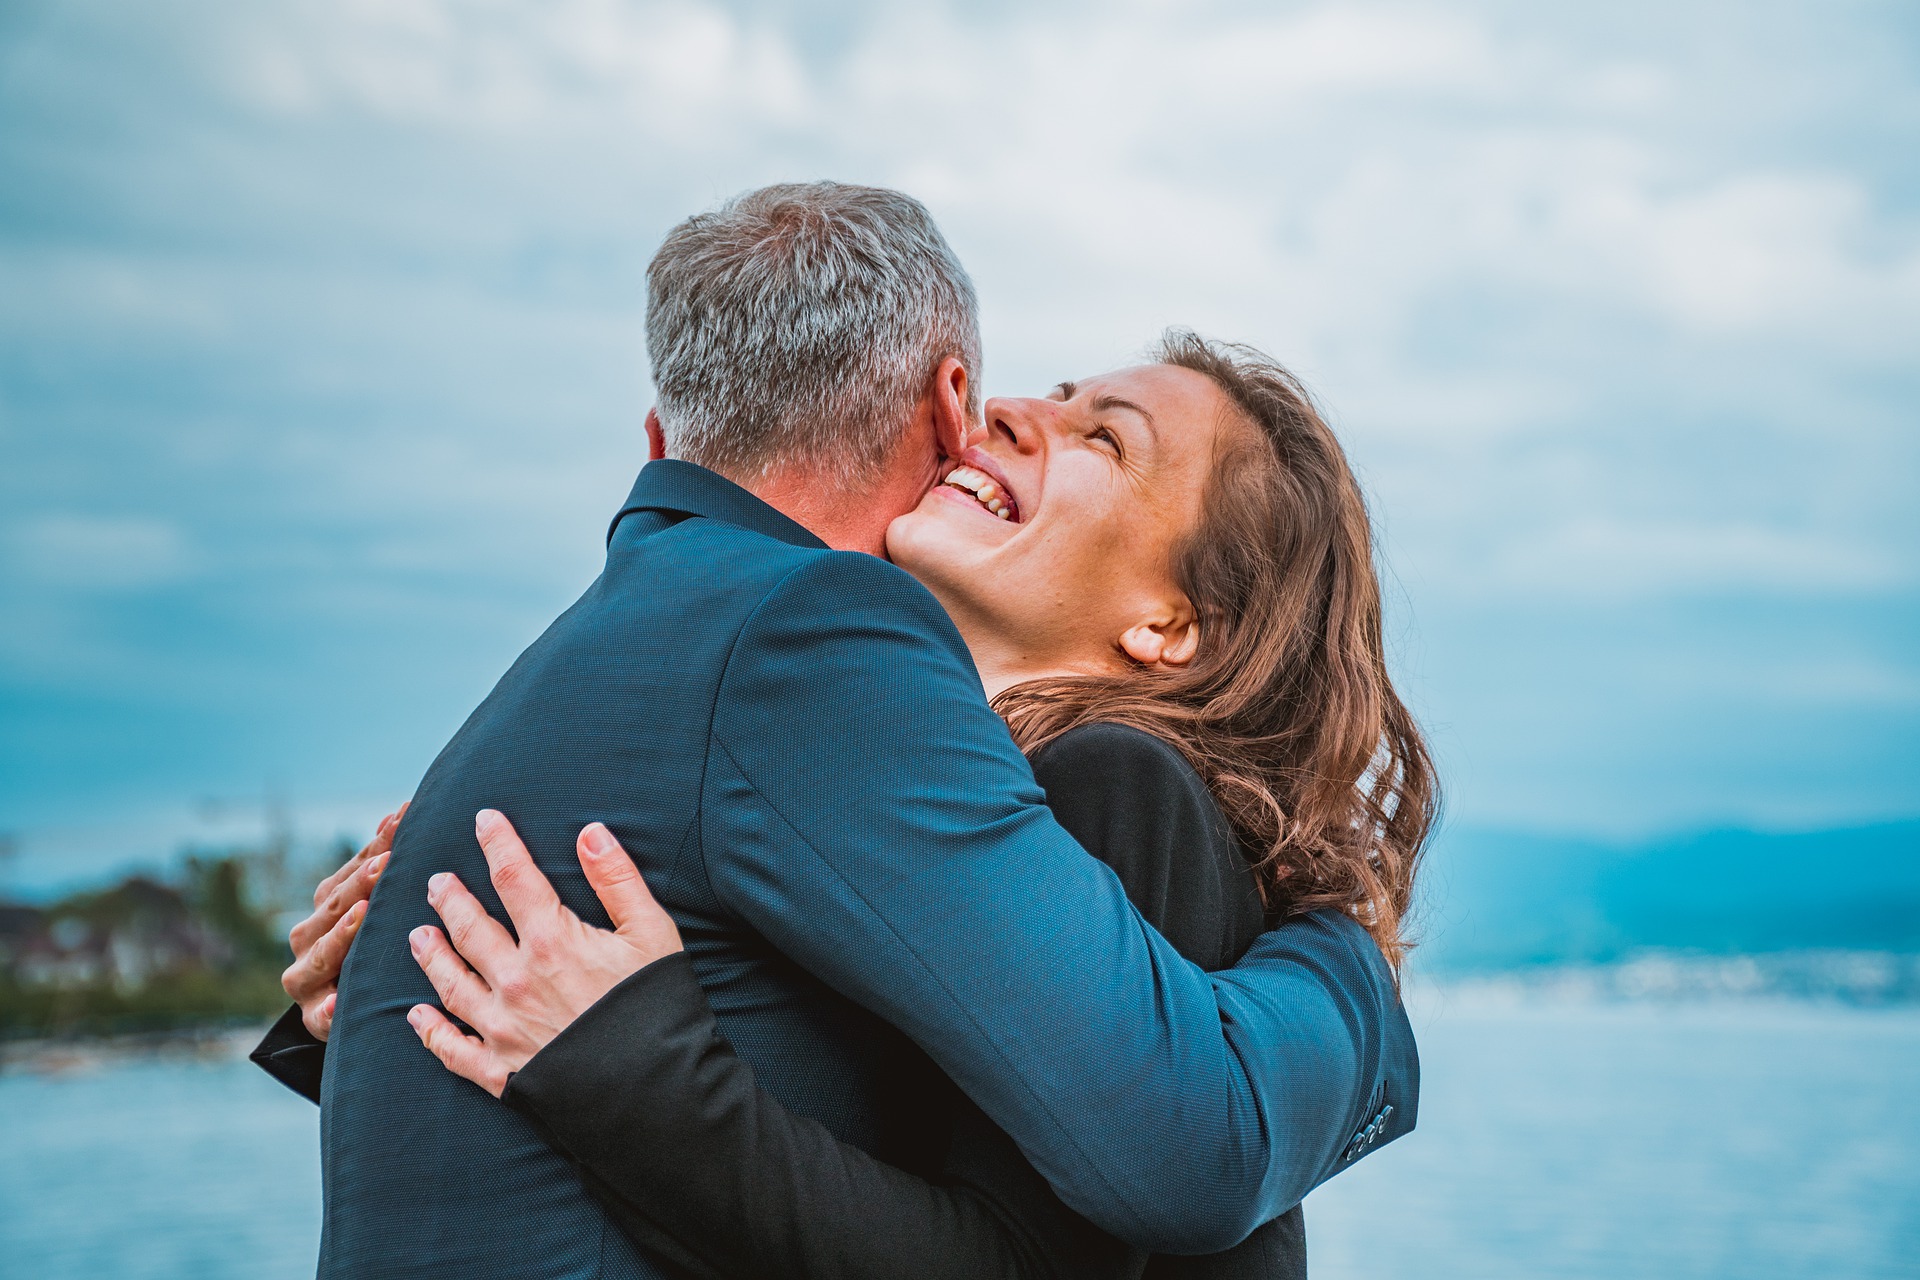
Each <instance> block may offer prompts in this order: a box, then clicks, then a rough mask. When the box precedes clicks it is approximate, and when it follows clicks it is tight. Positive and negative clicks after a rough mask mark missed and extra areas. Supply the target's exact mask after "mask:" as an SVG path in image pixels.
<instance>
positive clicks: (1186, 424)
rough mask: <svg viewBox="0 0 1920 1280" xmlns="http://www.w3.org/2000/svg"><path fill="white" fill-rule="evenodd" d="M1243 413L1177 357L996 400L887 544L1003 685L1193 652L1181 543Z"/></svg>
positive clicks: (1175, 660) (1166, 660) (991, 681)
mask: <svg viewBox="0 0 1920 1280" xmlns="http://www.w3.org/2000/svg"><path fill="white" fill-rule="evenodd" d="M1234 420H1235V418H1234V414H1233V410H1232V406H1231V403H1230V402H1229V401H1228V400H1227V398H1226V396H1225V395H1224V394H1223V393H1222V392H1221V391H1220V389H1219V388H1218V387H1217V386H1216V385H1215V384H1214V382H1213V381H1212V379H1210V378H1208V377H1206V376H1205V375H1203V374H1199V373H1195V372H1193V371H1192V370H1190V369H1183V368H1179V367H1177V366H1174V365H1145V366H1142V367H1140V368H1134V369H1122V370H1120V371H1118V372H1116V373H1108V374H1103V375H1101V376H1100V377H1097V378H1089V379H1087V380H1086V381H1084V382H1077V383H1062V384H1061V385H1060V386H1059V387H1057V388H1056V389H1055V390H1054V393H1053V394H1052V395H1050V396H1048V397H1047V398H1046V399H1044V400H1022V399H996V400H989V401H988V402H987V405H986V413H985V424H984V427H983V429H982V430H981V431H980V432H979V433H978V434H976V435H975V437H974V438H973V440H972V441H971V442H970V444H969V447H968V448H967V450H966V451H965V453H964V454H963V455H962V457H961V458H960V460H959V462H958V463H956V464H954V465H953V466H951V467H950V468H949V470H948V473H947V476H946V479H945V481H944V483H941V484H938V485H935V486H934V488H933V490H932V491H931V492H929V493H928V494H927V496H926V497H925V498H924V499H923V500H922V501H921V503H920V505H919V506H918V507H916V508H915V509H914V510H912V511H910V512H908V513H907V514H905V515H903V516H901V517H900V518H899V519H897V520H895V521H894V522H893V524H892V526H891V527H890V528H889V529H888V530H887V552H888V554H889V555H890V556H891V557H892V559H893V560H894V562H895V563H896V564H898V565H900V566H901V567H902V568H904V569H906V570H907V571H908V572H910V573H912V574H913V575H914V576H915V577H916V578H919V579H920V581H921V582H923V583H925V584H926V585H927V587H928V588H929V589H931V590H932V591H933V593H934V594H935V595H936V596H938V597H939V598H940V601H941V603H942V604H944V605H945V606H946V607H947V611H948V612H949V613H950V614H952V615H953V618H954V621H955V622H956V623H957V624H959V626H960V630H961V632H962V634H963V635H965V636H966V638H967V643H968V645H969V647H971V648H972V649H973V652H974V656H975V658H976V660H977V661H979V662H980V666H981V673H982V675H983V677H985V678H986V680H987V683H988V686H989V691H990V692H993V691H997V690H996V689H995V688H994V686H995V685H996V684H998V685H1000V686H1002V687H1004V685H1005V684H1007V683H1011V682H1012V679H1013V678H1018V679H1031V678H1033V677H1034V676H1038V675H1049V674H1094V673H1099V672H1105V671H1111V670H1113V669H1115V668H1116V667H1118V666H1121V665H1124V664H1126V663H1128V662H1135V663H1148V664H1155V663H1160V664H1167V665H1177V664H1179V663H1182V662H1185V661H1186V660H1187V659H1188V658H1190V657H1191V656H1192V652H1193V650H1194V648H1195V647H1196V646H1197V644H1198V641H1199V633H1198V628H1197V625H1196V624H1195V623H1194V620H1193V610H1192V607H1191V605H1190V604H1189V603H1188V601H1187V600H1186V597H1185V595H1184V594H1183V593H1182V592H1181V591H1180V589H1179V587H1178V586H1177V585H1176V584H1175V583H1174V581H1173V574H1172V563H1173V552H1174V548H1175V546H1176V545H1177V544H1178V543H1179V542H1180V541H1181V540H1182V539H1183V538H1184V537H1185V535H1186V534H1187V533H1188V532H1190V531H1191V530H1192V529H1193V528H1194V527H1195V525H1196V523H1197V522H1198V520H1199V516H1200V504H1201V501H1202V498H1203V496H1204V494H1205V490H1206V483H1207V478H1208V475H1209V472H1210V470H1211V467H1212V461H1213V457H1214V444H1215V440H1216V437H1217V435H1218V433H1219V432H1220V431H1221V430H1223V429H1232V428H1231V427H1230V426H1228V425H1227V424H1230V423H1232V422H1233V421H1234ZM996 671H999V672H1000V673H1001V674H1002V676H1003V678H1002V679H999V680H996V679H995V674H996Z"/></svg>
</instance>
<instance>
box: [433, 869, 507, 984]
mask: <svg viewBox="0 0 1920 1280" xmlns="http://www.w3.org/2000/svg"><path fill="white" fill-rule="evenodd" d="M427 901H428V902H430V903H432V904H433V909H434V910H435V911H438V912H439V913H440V919H441V920H442V921H443V922H444V923H445V924H446V926H447V938H448V940H449V941H451V942H452V943H453V947H454V950H456V951H458V952H459V953H460V954H461V955H462V956H463V957H465V958H466V961H467V963H468V964H470V965H472V966H473V967H474V968H475V969H478V970H479V971H480V976H481V977H483V978H485V979H486V980H487V981H488V982H489V983H493V982H494V977H495V975H496V974H498V973H499V972H500V971H501V970H502V969H503V968H504V967H505V966H507V965H509V964H511V963H513V959H514V957H515V956H516V955H517V954H518V952H519V947H518V945H517V944H516V943H515V942H514V940H513V935H512V934H510V933H508V932H507V930H506V926H505V925H503V924H501V923H500V922H499V921H498V920H495V919H494V918H493V917H492V916H490V915H488V914H487V909H486V908H485V907H483V906H481V905H480V899H478V898H476V897H474V896H473V893H472V891H470V890H469V889H468V888H467V886H466V885H464V884H461V883H460V877H459V876H457V875H455V874H453V872H451V871H442V872H440V873H438V874H437V875H434V876H432V877H430V878H429V879H428V880H427Z"/></svg>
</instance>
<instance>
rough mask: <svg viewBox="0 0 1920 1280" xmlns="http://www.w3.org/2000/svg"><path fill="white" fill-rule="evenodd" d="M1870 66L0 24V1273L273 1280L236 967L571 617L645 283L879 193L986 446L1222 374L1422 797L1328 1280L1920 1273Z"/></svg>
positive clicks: (601, 521) (1521, 29)
mask: <svg viewBox="0 0 1920 1280" xmlns="http://www.w3.org/2000/svg"><path fill="white" fill-rule="evenodd" d="M1917 156H1920V16H1917V15H1916V12H1915V10H1914V9H1913V7H1912V6H1911V5H1907V4H1903V3H1898V2H1897V0H1885V2H1882V3H1875V2H1873V0H1858V2H1853V0H1848V2H1843V3H1833V4H1813V3H1800V4H1791V3H1764V4H1758V3H1743V4H1734V3H1713V2H1708V0H1687V2H1680V3H1676V2H1674V0H1665V2H1663V3H1650V2H1646V0H1621V2H1619V3H1615V4H1611V5H1605V6H1601V5H1588V6H1541V5H1534V4H1524V3H1499V2H1494V0H1488V2H1486V3H1476V2H1474V0H1454V2H1450V3H1433V4H1421V3H1408V4H1387V5H1372V4H1324V3H1323V4H1275V3H1260V4H1254V3H1246V4H1240V3H1212V2H1201V3H1185V4H1178V5H1176V4H1171V3H1148V2H1140V0H1117V2H1116V0H1108V2H1107V3H1103V4H1093V3H1085V4H1075V3H1046V4H1035V3H1024V4H1012V3H1001V2H1000V0H973V2H972V3H968V4H965V5H961V4H957V3H955V4H948V5H942V4H920V5H916V4H902V3H891V4H881V3H877V2H875V3H858V2H849V3H838V4H833V3H809V4H804V5H803V4H800V3H797V2H788V0H765V2H764V3H751V2H744V0H743V2H742V3H736V4H717V3H698V2H695V0H686V2H678V0H676V2H667V3H650V2H640V0H633V2H623V0H549V2H548V3H543V4H538V5H536V4H530V3H520V4H508V3H499V2H491V3H490V2H485V0H465V2H462V3H455V2H454V0H380V2H378V3H374V2H370V0H326V2H325V3H321V2H319V0H314V2H312V3H306V2H301V0H277V2H275V3H268V4H261V3H240V2H239V0H176V2H175V3H172V4H169V5H166V6H129V5H123V4H108V3H99V2H96V0H66V2H64V3H53V2H52V0H0V1055H4V1056H0V1258H4V1259H6V1260H7V1261H5V1262H4V1263H0V1270H4V1271H5V1272H6V1273H7V1274H10V1275H11V1274H19V1275H23V1276H25V1275H33V1276H55V1277H65V1276H76V1277H77V1276H93V1275H104V1274H113V1275H117V1276H123V1277H134V1276H151V1277H173V1276H196V1277H202V1276H243V1275H244V1276H296V1275H302V1274H307V1273H310V1271H311V1268H312V1260H313V1257H314V1251H315V1246H316V1242H317V1238H318V1174H317V1165H316V1122H315V1117H314V1113H313V1112H312V1110H311V1109H310V1108H309V1107H308V1106H307V1104H306V1103H304V1102H302V1101H300V1100H298V1099H296V1098H294V1097H293V1096H292V1095H291V1094H287V1093H285V1092H284V1091H281V1090H279V1088H278V1086H276V1085H274V1084H273V1083H272V1082H270V1081H269V1080H267V1079H266V1077H265V1076H263V1075H261V1074H260V1073H258V1072H257V1071H254V1070H253V1069H251V1068H250V1067H248V1066H246V1065H245V1064H244V1062H241V1061H239V1060H238V1057H237V1052H238V1050H237V1046H243V1045H244V1044H245V1043H246V1042H247V1041H248V1039H249V1037H250V1036H251V1035H252V1034H254V1029H255V1028H257V1026H258V1025H259V1021H260V1019H261V1018H262V1017H263V1016H270V1015H271V1013H272V1012H273V1011H274V1010H275V1009H276V1008H277V1006H278V1002H277V1001H276V1000H275V998H274V997H275V995H276V987H275V984H274V975H275V974H276V973H277V969H278V966H279V964H280V963H282V962H283V961H282V960H281V959H280V956H281V954H282V953H281V944H280V943H279V941H278V938H279V937H280V936H282V935H283V934H284V925H285V915H284V913H285V912H286V911H287V910H289V909H290V908H292V907H294V906H296V905H297V904H298V903H299V901H300V899H301V897H302V896H303V891H302V889H301V886H302V885H308V886H310V885H311V883H312V877H313V875H314V874H315V873H316V869H317V868H320V867H322V866H324V865H328V864H329V863H330V862H331V860H333V859H334V858H336V857H337V855H338V850H339V848H340V847H341V844H342V842H343V841H345V842H347V843H348V844H358V843H359V841H360V840H361V839H363V838H364V837H365V835H366V834H367V833H369V832H370V831H371V828H372V825H373V823H374V822H375V821H376V820H377V818H378V817H379V815H380V814H382V813H384V812H385V811H386V810H387V809H390V808H391V807H393V806H394V805H395V804H397V803H398V802H399V801H400V800H402V799H404V798H405V797H406V795H407V794H408V792H409V791H410V790H411V788H412V786H413V784H414V782H415V781H416V780H417V779H418V777H419V776H420V774H421V773H422V772H423V771H424V770H425V768H426V766H427V764H428V763H429V762H430V760H431V759H432V757H433V755H434V753H435V752H436V750H437V749H438V747H439V746H440V744H441V743H442V742H443V741H444V740H445V739H446V738H447V737H448V736H449V735H450V734H451V733H452V731H453V730H454V728H455V727H457V725H458V724H459V723H460V721H461V720H462V719H463V718H464V716H465V714H466V713H467V711H468V710H469V709H471V707H472V706H473V705H474V704H475V703H476V702H477V701H478V700H479V699H480V698H481V697H482V696H483V695H484V694H485V692H486V691H487V689H488V688H489V687H490V686H491V684H492V682H493V680H494V679H495V678H496V677H497V676H498V674H499V673H500V672H501V671H502V670H504V669H505V667H506V666H507V664H508V663H509V662H510V661H511V660H512V658H513V657H514V655H515V654H516V653H518V651H519V650H520V649H521V648H522V647H523V646H524V645H526V644H527V643H528V642H529V641H531V640H532V639H533V637H534V636H536V635H537V634H538V633H539V632H540V630H541V629H542V628H543V627H544V626H545V625H546V623H547V622H548V621H549V620H550V619H551V617H552V616H553V615H554V614H556V613H557V612H558V611H559V610H560V609H562V608H564V607H565V605H566V604H567V603H569V602H570V601H571V600H572V599H573V598H574V596H576V595H577V594H578V593H579V592H580V591H581V590H582V589H583V588H584V587H585V585H586V584H587V583H588V582H589V581H590V580H591V578H592V577H593V575H594V573H595V572H596V571H597V569H598V565H599V559H600V554H601V547H602V541H601V540H602V535H603V532H604V529H605V524H606V520H607V518H608V516H609V515H610V513H611V512H612V511H613V510H615V509H616V508H617V505H618V503H619V501H620V499H621V498H622V497H623V496H624V494H625V492H626V490H627V488H628V486H629V485H630V483H631V481H632V478H633V474H634V472H635V470H636V469H637V468H638V466H639V465H640V463H641V462H642V460H643V459H644V456H645V441H644V437H643V436H642V433H641V431H640V422H641V419H642V417H643V415H644V413H645V411H646V409H647V407H648V405H649V403H650V391H649V386H648V382H647V368H646V362H645V355H644V348H643V332H642V326H641V320H642V311H643V298H644V284H645V282H644V271H645V266H646V262H647V260H648V258H649V256H650V255H651V254H652V252H653V249H654V248H655V246H656V245H657V244H658V242H659V240H660V238H661V236H662V235H663V234H664V232H665V231H666V230H667V228H668V227H670V226H671V225H672V224H673V223H675V222H677V221H678V220H680V219H681V218H683V217H685V216H686V215H688V214H689V213H692V212H694V211H696V210H698V209H700V208H703V207H705V206H707V205H710V204H712V203H714V202H716V201H717V200H719V199H722V198H724V197H726V196H728V195H730V194H732V193H734V192H737V191H739V190H741V189H744V188H747V187H751V186H756V185H759V184H762V183H765V182H770V181H777V180H784V179H793V178H812V177H834V178H840V179H844V180H849V181H857V182H870V183H879V184H884V185H889V186H898V187H902V188H904V189H906V190H908V191H911V192H913V193H914V194H916V195H918V196H919V197H920V198H922V199H923V200H924V201H926V203H927V204H928V205H929V206H930V207H931V208H932V209H933V211H934V213H935V215H936V216H937V217H938V218H939V220H940V222H941V224H942V226H943V227H944V228H945V230H946V232H947V234H948V236H949V237H950V239H951V240H952V242H953V244H954V246H955V247H956V249H957V250H958V251H959V253H960V255H961V257H962V259H963V260H964V261H965V262H966V263H967V264H968V266H969V267H970V269H971V270H972V272H973V273H974V277H975V280H976V283H977V284H978V286H979V288H980V291H981V295H982V299H983V303H984V308H985V337H986V369H985V384H986V387H987V389H988V390H989V392H999V393H1011V394H1039V393H1041V392H1042V391H1044V389H1045V388H1047V387H1049V386H1051V385H1052V384H1053V383H1055V382H1057V381H1059V380H1060V379H1062V378H1071V377H1078V376H1081V375H1084V374H1088V373H1092V372H1096V371H1099V370H1102V369H1105V368H1110V367H1113V366H1115V365H1118V364H1122V363H1126V362H1128V361H1129V360H1130V359H1132V358H1133V357H1135V356H1136V355H1137V354H1138V353H1139V352H1140V351H1141V350H1142V349H1143V348H1144V347H1145V346H1146V345H1147V344H1148V343H1149V342H1150V341H1151V340H1152V339H1153V337H1154V336H1155V335H1156V334H1157V333H1158V331H1159V330H1160V329H1161V328H1162V327H1163V326H1165V325H1168V324H1172V323H1182V324H1188V325H1192V326H1195V327H1197V328H1199V329H1201V330H1202V331H1204V332H1207V333H1209V334H1211V335H1216V336H1221V337H1229V338H1234V339H1239V340H1244V341H1249V342H1253V343H1256V344H1258V345H1260V346H1262V347H1264V348H1266V349H1267V350H1269V351H1271V352H1273V353H1275V354H1277V355H1278V356H1280V357H1281V358H1282V359H1283V360H1285V361H1286V362H1288V363H1289V364H1290V365H1291V366H1292V367H1293V368H1294V369H1295V370H1296V371H1297V372H1298V373H1299V374H1300V375H1301V376H1302V378H1303V379H1304V380H1305V381H1306V382H1307V383H1308V384H1309V385H1310V386H1311V387H1312V388H1313V389H1314V391H1315V392H1316V394H1317V395H1318V396H1319V397H1320V398H1321V400H1322V401H1323V403H1324V404H1325V406H1326V407H1327V408H1328V410H1329V412H1330V415H1331V418H1332V420H1333V422H1334V423H1335V425H1336V427H1337V428H1338V429H1339V430H1340V432H1341V434H1342V436H1343V438H1344V439H1345V440H1346V442H1347V444H1348V447H1349V449H1350V450H1351V453H1352V455H1353V458H1354V461H1355V463H1356V466H1357V467H1358V470H1359V472H1360V474H1361V476H1362V479H1363V482H1364V483H1365V485H1366V487H1367V489H1368V491H1369V494H1370V495H1371V497H1372V500H1373V502H1374V507H1375V514H1376V517H1377V520H1378V523H1379V527H1380V530H1381V533H1382V547H1381V554H1382V559H1383V562H1384V564H1385V566H1386V569H1387V572H1388V579H1389V584H1390V592H1391V600H1390V606H1389V608H1390V612H1389V625H1390V628H1391V632H1392V637H1393V643H1394V652H1395V657H1396V662H1397V665H1398V675H1399V678H1400V679H1401V681H1402V682H1403V686H1404V688H1405V689H1406V690H1407V691H1408V692H1409V694H1410V697H1411V700H1412V701H1413V703H1414V705H1415V707H1416V709H1417V710H1418V711H1419V713H1420V714H1421V715H1422V717H1423V719H1424V721H1425V723H1426V724H1427V726H1428V727H1429V729H1430V730H1431V734H1432V737H1433V739H1434V742H1435V744H1436V747H1437V749H1438V753H1439V756H1440V759H1441V763H1442V766H1443V768H1444V771H1445V777H1446V779H1447V781H1448V783H1449V800H1450V808H1449V816H1448V822H1447V826H1446V828H1445V829H1444V831H1443V832H1442V833H1441V835H1440V837H1439V839H1438V840H1437V841H1436V843H1435V846H1434V849H1433V852H1432V854H1431V857H1430V860H1429V862H1428V867H1427V871H1426V873H1425V893H1424V903H1423V914H1422V917H1421V923H1420V933H1421V936H1422V937H1423V938H1424V939H1425V946H1424V947H1423V948H1422V950H1421V952H1420V953H1419V955H1418V958H1417V960H1416V973H1415V974H1414V976H1413V978H1412V979H1411V981H1410V985H1409V1001H1410V1005H1411V1006H1412V1008H1413V1011H1414V1015H1415V1022H1416V1027H1417V1028H1418V1030H1419V1031H1420V1035H1421V1041H1422V1046H1423V1052H1424V1059H1425V1064H1426V1075H1427V1079H1426V1091H1425V1096H1424V1097H1423V1100H1422V1113H1421V1126H1420V1130H1419V1132H1418V1133H1416V1134H1415V1135H1414V1136H1413V1137H1411V1138H1409V1139H1408V1140H1407V1141H1405V1142H1403V1143H1400V1144H1397V1145H1396V1146H1394V1147H1392V1148H1389V1149H1387V1150H1386V1151H1384V1152H1383V1153H1381V1154H1380V1155H1378V1156H1376V1157H1374V1158H1373V1159H1371V1160H1369V1161H1367V1162H1365V1163H1364V1164H1363V1165H1361V1166H1360V1167H1359V1168H1357V1169H1356V1170H1355V1171H1354V1172H1353V1173H1351V1174H1348V1175H1344V1176H1343V1177H1342V1178H1340V1179H1338V1180H1336V1181H1335V1182H1333V1183H1331V1184H1329V1185H1328V1186H1326V1187H1324V1188H1322V1189H1321V1190H1320V1191H1318V1192H1316V1193H1315V1194H1314V1196H1313V1197H1312V1198H1311V1199H1310V1200H1309V1202H1308V1206H1307V1216H1308V1224H1309V1241H1310V1249H1311V1254H1312V1257H1313V1266H1314V1270H1315V1274H1316V1275H1318V1276H1320V1277H1323V1278H1324V1280H1336V1278H1340V1277H1443V1278H1450V1277H1463V1278H1464V1277H1476V1278H1485V1277H1516V1278H1517V1277H1537V1276H1556V1277H1561V1276H1564V1277H1650V1278H1651V1277H1659V1278H1661V1280H1668V1278H1676V1277H1703V1278H1704V1277H1714V1278H1719V1277H1729V1278H1732V1277H1796V1278H1797V1277H1823V1278H1826V1277H1875V1278H1878V1277H1895V1276H1906V1277H1911V1276H1916V1275H1920V1262H1916V1259H1917V1258H1920V1155H1917V1154H1916V1145H1920V501H1916V499H1917V498H1920V483H1917V482H1920V163H1917V162H1916V157H1917Z"/></svg>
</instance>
